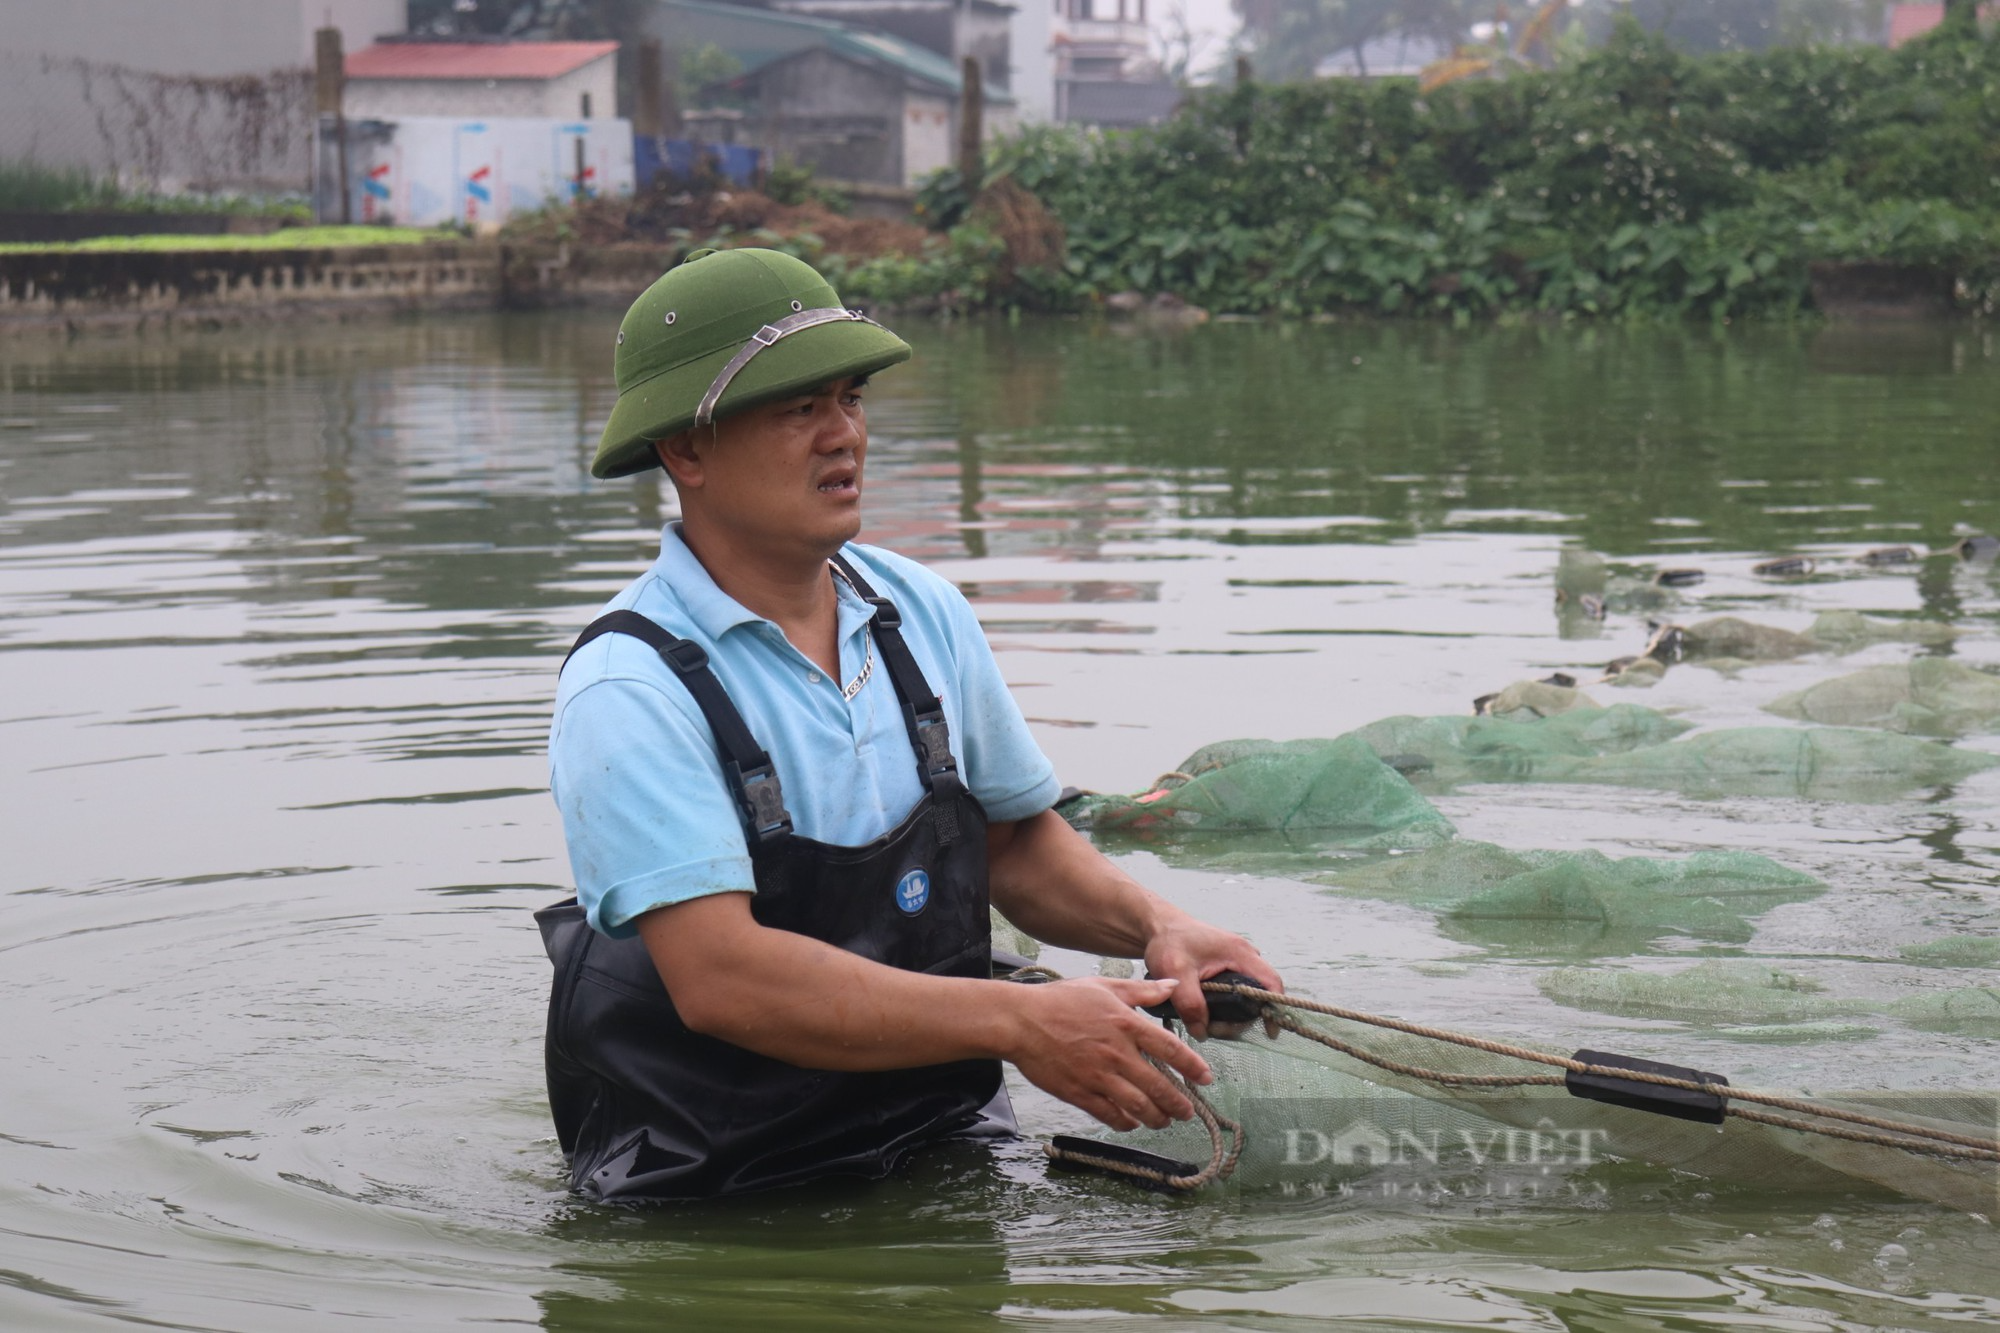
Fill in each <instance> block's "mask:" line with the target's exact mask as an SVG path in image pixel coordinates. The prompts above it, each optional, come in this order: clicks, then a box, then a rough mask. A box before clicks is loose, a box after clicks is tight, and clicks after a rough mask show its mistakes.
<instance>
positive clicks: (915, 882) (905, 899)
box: [896, 870, 931, 916]
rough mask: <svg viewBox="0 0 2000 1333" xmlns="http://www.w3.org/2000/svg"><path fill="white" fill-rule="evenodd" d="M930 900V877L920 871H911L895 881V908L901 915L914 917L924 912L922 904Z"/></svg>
mask: <svg viewBox="0 0 2000 1333" xmlns="http://www.w3.org/2000/svg"><path fill="white" fill-rule="evenodd" d="M930 900H931V877H930V876H929V875H927V874H925V873H924V872H923V871H921V870H912V871H910V872H909V873H908V874H907V875H904V876H903V877H902V878H901V879H899V880H897V881H896V906H897V907H899V908H901V909H902V912H903V915H905V916H915V915H916V914H917V913H919V912H921V911H923V910H924V904H925V903H927V902H929V901H930Z"/></svg>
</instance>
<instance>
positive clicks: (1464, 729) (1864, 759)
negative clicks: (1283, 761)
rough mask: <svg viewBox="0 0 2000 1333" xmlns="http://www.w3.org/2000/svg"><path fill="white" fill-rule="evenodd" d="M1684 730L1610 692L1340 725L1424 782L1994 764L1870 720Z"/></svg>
mask: <svg viewBox="0 0 2000 1333" xmlns="http://www.w3.org/2000/svg"><path fill="white" fill-rule="evenodd" d="M1687 730H1689V724H1688V723H1686V722H1682V721H1679V720H1677V719H1675V718H1671V717H1668V716H1667V715H1665V714H1664V713H1660V712H1657V711H1654V710H1652V709H1648V708H1641V707H1639V706H1637V705H1636V704H1616V705H1613V706H1612V707H1610V708H1589V707H1576V708H1572V709H1570V710H1569V711H1567V712H1563V713H1557V714H1554V715H1551V716H1546V717H1541V716H1535V715H1533V714H1527V713H1515V714H1510V715H1509V716H1506V717H1392V718H1385V719H1383V720H1382V721H1380V722H1373V723H1370V724H1369V725H1367V726H1365V727H1362V728H1360V729H1359V730H1358V731H1355V732H1353V733H1351V734H1352V735H1353V736H1355V737H1358V738H1359V739H1361V740H1362V741H1364V742H1366V743H1367V745H1368V746H1369V748H1370V749H1372V750H1374V751H1375V752H1376V753H1377V754H1379V755H1381V756H1382V758H1383V760H1384V761H1385V762H1386V763H1388V764H1389V765H1390V766H1392V767H1394V768H1395V769H1397V770H1398V771H1399V772H1402V773H1405V774H1407V775H1409V777H1410V778H1411V780H1412V781H1413V782H1415V783H1417V784H1418V785H1419V786H1422V787H1425V788H1428V789H1433V790H1442V789H1446V788H1449V787H1451V786H1454V785H1456V784H1459V783H1464V782H1579V783H1601V784H1605V785H1609V786H1620V787H1654V788H1659V789H1661V790H1666V791H1679V792H1685V793H1687V794H1688V795H1691V796H1808V797H1819V798H1827V799H1840V800H1882V799H1888V798H1890V797H1894V796H1897V795H1900V794H1902V793H1904V792H1908V791H1911V790H1914V789H1917V788H1922V787H1933V786H1937V785H1939V784H1942V783H1947V782H1957V781H1959V780H1961V779H1963V778H1966V777H1969V776H1971V775H1972V774H1974V773H1977V772H1980V771H1982V770H1984V769H1987V768H1991V767H1993V766H1994V765H1996V764H2000V758H1996V757H1995V756H1992V755H1988V754H1983V753H1980V752H1978V751H1973V750H1962V749H1956V748H1954V747H1951V746H1947V745H1940V744H1938V743H1937V742H1935V741H1928V740H1919V739H1915V738H1912V737H1907V736H1898V735H1884V734H1880V733H1876V732H1870V731H1856V730H1843V729H1837V728H1830V727H1815V728H1797V727H1738V728H1731V729H1728V730H1723V731H1712V732H1706V733H1703V734H1701V735H1697V736H1690V737H1686V738H1684V739H1674V738H1675V737H1677V736H1680V735H1681V733H1684V732H1686V731H1687ZM1314 743H1315V742H1293V744H1296V745H1309V744H1314ZM1316 743H1317V744H1328V743H1329V742H1323V741H1322V742H1316Z"/></svg>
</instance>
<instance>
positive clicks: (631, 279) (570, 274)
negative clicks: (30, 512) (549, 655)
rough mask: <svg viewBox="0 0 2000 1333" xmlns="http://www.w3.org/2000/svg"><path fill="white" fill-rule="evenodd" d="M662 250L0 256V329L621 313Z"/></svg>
mask: <svg viewBox="0 0 2000 1333" xmlns="http://www.w3.org/2000/svg"><path fill="white" fill-rule="evenodd" d="M671 257H672V256H671V254H670V253H669V252H668V251H666V250H664V249H656V248H654V247H651V246H617V247H605V248H596V249H589V250H584V249H580V248H576V247H571V246H546V247H537V246H512V245H499V244H493V243H485V244H481V243H475V242H471V241H466V242H444V243H438V244H430V245H377V246H345V247H338V248H330V249H301V250H177V251H165V250H162V251H122V252H121V251H39V252H23V253H9V254H0V331H4V330H19V331H29V330H35V329H57V330H63V331H68V332H76V331H82V330H88V329H95V328H134V327H150V326H156V325H159V326H164V325H173V324H196V325H204V324H222V323H237V322H242V321H245V320H256V319H273V318H277V319H282V318H288V317H293V316H313V317H326V316H332V317H335V318H339V317H343V316H346V315H349V314H354V315H361V314H376V313H383V312H394V311H406V310H408V311H413V310H474V309H499V308H513V307H523V308H537V307H545V306H553V305H574V304H586V303H602V304H606V305H621V304H624V303H626V302H629V301H631V300H632V298H633V297H634V296H636V295H638V294H639V292H641V291H642V290H644V289H645V287H646V285H647V284H648V283H650V282H652V280H653V279H654V278H657V277H658V276H659V275H660V273H661V272H662V270H663V269H664V268H665V266H666V265H667V264H668V263H669V262H670V260H671Z"/></svg>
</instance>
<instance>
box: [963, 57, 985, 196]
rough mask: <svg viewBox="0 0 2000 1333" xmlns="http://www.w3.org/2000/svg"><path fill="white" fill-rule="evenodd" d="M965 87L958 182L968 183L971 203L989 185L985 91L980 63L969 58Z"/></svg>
mask: <svg viewBox="0 0 2000 1333" xmlns="http://www.w3.org/2000/svg"><path fill="white" fill-rule="evenodd" d="M962 68H963V69H964V76H963V78H962V79H961V82H962V83H963V85H964V88H963V90H962V91H961V93H960V94H959V99H958V178H959V180H961V181H963V182H964V183H965V197H966V199H967V200H968V201H969V200H971V199H972V198H974V197H975V196H976V195H978V193H979V188H980V186H981V185H983V184H985V182H986V165H985V153H984V139H985V129H986V126H985V120H986V90H985V88H984V86H983V84H982V81H981V76H980V73H979V61H978V60H976V59H974V58H973V57H972V56H967V57H966V58H965V62H964V64H963V66H962Z"/></svg>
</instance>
